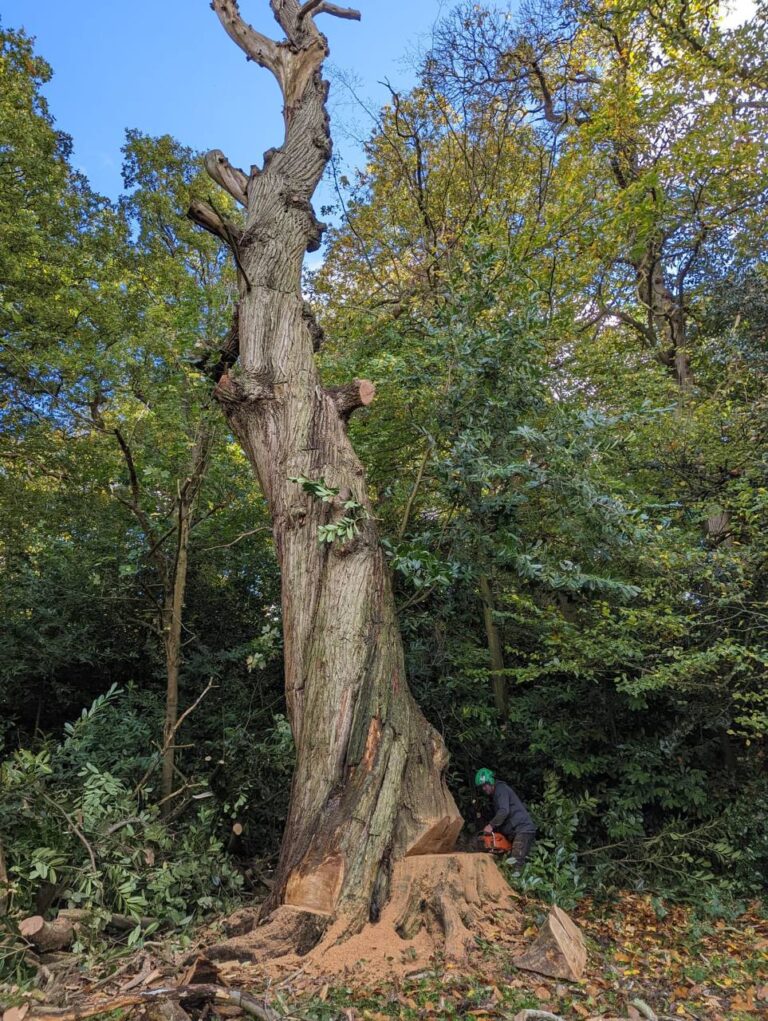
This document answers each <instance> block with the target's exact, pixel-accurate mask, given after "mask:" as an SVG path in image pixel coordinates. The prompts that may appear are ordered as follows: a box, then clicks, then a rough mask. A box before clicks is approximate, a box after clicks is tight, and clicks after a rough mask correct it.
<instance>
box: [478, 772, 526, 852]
mask: <svg viewBox="0 0 768 1021" xmlns="http://www.w3.org/2000/svg"><path fill="white" fill-rule="evenodd" d="M475 787H479V788H480V789H481V790H482V792H483V794H487V795H488V797H492V798H493V807H494V813H495V814H494V816H493V818H492V819H491V820H490V822H489V823H488V825H487V826H486V827H485V829H484V830H483V833H493V831H494V830H498V831H499V833H503V834H504V836H505V837H507V839H508V840H510V841H511V843H512V853H511V854H510V856H509V858H507V864H508V865H516V866H517V867H518V868H522V866H523V864H524V863H525V859H526V858H527V857H528V853H529V851H530V850H531V845H532V844H533V842H534V840H535V839H536V827H535V826H534V824H533V820H532V819H531V817H530V815H528V812H527V810H526V807H525V805H524V804H523V803H522V801H521V800H520V798H518V796H517V795H516V794H515V792H514V791H513V790H512V788H511V787H510V786H509V784H506V783H504V781H503V780H497V779H496V776H495V774H494V772H493V771H492V770H490V769H485V768H483V769H478V771H477V772H476V773H475Z"/></svg>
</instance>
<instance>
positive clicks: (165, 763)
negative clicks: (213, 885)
mask: <svg viewBox="0 0 768 1021" xmlns="http://www.w3.org/2000/svg"><path fill="white" fill-rule="evenodd" d="M211 439H212V435H211V429H210V427H209V425H208V423H206V422H205V421H204V420H203V421H201V423H200V426H199V429H198V434H197V437H196V439H195V444H194V448H193V451H192V459H191V464H190V472H189V476H188V477H187V479H186V480H185V481H184V483H183V485H181V486H180V487H179V495H178V499H177V525H176V555H175V558H174V562H173V567H172V570H171V572H170V578H169V581H170V585H167V584H166V593H165V597H164V601H163V610H162V630H163V649H164V652H165V671H166V696H165V717H164V720H163V745H162V767H161V780H160V798H161V812H162V814H163V815H167V814H168V813H169V812H170V811H171V809H172V807H173V806H172V804H171V794H172V793H173V776H174V770H175V760H176V744H175V735H176V730H177V722H178V717H179V670H180V667H181V648H182V640H181V633H182V623H183V616H184V594H185V592H186V588H187V571H188V567H189V534H190V531H191V528H192V513H193V511H194V506H195V501H196V499H197V494H198V493H199V491H200V486H201V484H202V481H203V478H204V476H205V471H206V467H207V464H208V457H209V454H210V446H211Z"/></svg>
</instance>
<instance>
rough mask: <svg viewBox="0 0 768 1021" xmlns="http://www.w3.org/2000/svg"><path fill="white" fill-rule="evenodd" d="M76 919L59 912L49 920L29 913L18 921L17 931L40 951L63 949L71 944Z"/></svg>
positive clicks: (43, 952)
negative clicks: (28, 915)
mask: <svg viewBox="0 0 768 1021" xmlns="http://www.w3.org/2000/svg"><path fill="white" fill-rule="evenodd" d="M77 921H78V919H77V918H76V917H75V918H72V917H71V916H68V915H67V914H66V912H63V911H62V912H60V913H59V915H58V916H57V917H56V918H55V919H53V921H51V922H47V921H46V920H45V919H44V918H43V916H42V915H31V916H30V917H29V918H24V919H22V921H21V922H19V933H20V934H21V936H23V938H24V939H25V940H28V942H30V943H31V944H32V945H33V946H34V947H35V948H36V949H37V950H39V951H40V953H42V954H45V953H49V952H50V951H52V950H63V949H64V948H65V947H68V946H71V944H72V943H73V942H74V939H75V928H76V923H77Z"/></svg>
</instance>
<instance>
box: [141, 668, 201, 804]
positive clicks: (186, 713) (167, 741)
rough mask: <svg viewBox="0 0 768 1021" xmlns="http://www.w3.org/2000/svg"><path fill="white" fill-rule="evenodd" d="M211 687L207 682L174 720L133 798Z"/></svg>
mask: <svg viewBox="0 0 768 1021" xmlns="http://www.w3.org/2000/svg"><path fill="white" fill-rule="evenodd" d="M213 687H214V683H213V680H210V681H208V684H207V685H206V686H205V689H204V690H203V691H201V692H200V694H199V695H198V696H197V698H196V699H195V701H194V702H193V703H192V705H190V706H187V708H186V709H185V710H184V712H183V713H182V714H181V716H180V717H179V718H178V720H176V722H175V723H174V725H173V728H172V729H171V731H170V732H169V733H168V735H167V736H166V738H165V741H164V742H163V747H162V748H161V749H160V754H159V758H157V759H156V760H155V761H154V762H151V763H150V764H149V766H148V768H147V771H146V773H145V774H144V776H143V777H142V778H141V780H139V782H138V783H137V784H136V786H135V787H134V789H133V793H134V796H136V795H137V794H138V793H139V791H140V790H141V789H142V788H143V787H144V784H145V783H146V782H147V780H149V778H150V776H152V774H153V773H154V771H155V770H156V769H157V767H158V765H159V764H160V762H161V761H162V757H163V755H164V754H165V752H166V751H167V750H168V748H170V746H171V744H172V742H173V739H174V737H175V736H176V732H177V731H178V729H179V727H180V726H181V725H182V723H183V722H184V720H186V718H187V717H188V716H189V714H190V713H191V712H194V710H195V709H197V707H198V706H199V705H200V703H201V702H202V701H203V699H204V698H205V696H206V695H207V694H208V692H209V691H210V690H211V688H213Z"/></svg>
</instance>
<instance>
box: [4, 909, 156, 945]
mask: <svg viewBox="0 0 768 1021" xmlns="http://www.w3.org/2000/svg"><path fill="white" fill-rule="evenodd" d="M91 917H92V915H91V912H90V911H86V910H85V909H84V908H63V909H62V910H61V911H59V913H58V915H57V916H56V917H55V918H54V919H53V920H52V921H50V922H49V921H46V920H45V918H43V916H42V915H30V916H29V917H28V918H25V919H23V920H22V921H21V922H20V923H19V932H20V933H21V935H22V936H23V937H24V939H26V940H28V941H29V942H30V943H31V944H32V945H33V946H34V947H35V948H36V949H37V950H38V951H39V952H40V953H41V954H45V953H50V952H51V951H54V950H64V949H65V948H66V947H68V946H71V944H72V943H74V941H75V936H76V934H77V929H78V927H79V926H80V925H82V924H83V923H84V922H85V920H86V919H88V918H91ZM152 922H153V919H152V918H141V919H138V918H130V917H129V916H128V915H111V916H110V917H109V918H108V919H107V921H106V922H105V923H104V927H105V928H106V929H112V930H114V931H115V932H116V933H125V932H128V931H130V930H131V929H135V928H136V926H137V925H139V924H141V925H142V927H146V926H148V925H150V924H151V923H152Z"/></svg>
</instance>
